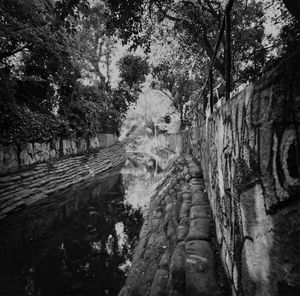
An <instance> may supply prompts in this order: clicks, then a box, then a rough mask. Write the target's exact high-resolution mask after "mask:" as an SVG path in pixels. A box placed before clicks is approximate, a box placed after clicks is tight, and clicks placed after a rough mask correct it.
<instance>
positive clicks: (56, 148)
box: [0, 134, 118, 176]
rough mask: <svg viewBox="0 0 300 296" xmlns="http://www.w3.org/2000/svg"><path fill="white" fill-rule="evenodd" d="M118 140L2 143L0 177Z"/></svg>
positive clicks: (108, 137) (100, 137)
mask: <svg viewBox="0 0 300 296" xmlns="http://www.w3.org/2000/svg"><path fill="white" fill-rule="evenodd" d="M117 140H118V138H117V136H116V135H112V134H100V135H98V136H95V137H90V138H87V139H62V138H59V139H53V140H52V141H49V142H44V143H27V144H23V145H18V146H17V145H8V146H6V145H2V144H1V143H0V176H1V175H7V174H11V173H15V172H17V171H19V170H22V169H24V168H25V169H26V167H28V166H30V165H33V164H36V163H42V162H48V161H50V162H51V161H54V160H55V159H59V158H63V157H68V156H72V155H73V156H74V155H78V154H83V153H85V152H88V151H91V150H95V149H98V148H104V147H108V146H111V145H112V144H114V143H116V141H117Z"/></svg>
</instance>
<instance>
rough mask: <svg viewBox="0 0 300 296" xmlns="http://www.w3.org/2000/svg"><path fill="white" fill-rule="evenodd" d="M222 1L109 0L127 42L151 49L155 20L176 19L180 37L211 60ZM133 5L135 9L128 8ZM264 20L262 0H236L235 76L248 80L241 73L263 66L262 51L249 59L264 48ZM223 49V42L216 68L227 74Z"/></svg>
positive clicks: (234, 29)
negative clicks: (258, 56) (143, 45)
mask: <svg viewBox="0 0 300 296" xmlns="http://www.w3.org/2000/svg"><path fill="white" fill-rule="evenodd" d="M125 2H126V3H125ZM222 3H223V2H222V1H210V0H204V1H193V0H191V1H170V0H165V1H158V0H151V1H140V0H139V1H136V0H130V1H117V0H115V1H111V2H109V5H110V8H111V10H112V11H113V12H114V13H113V14H112V16H111V23H112V22H114V23H115V24H116V27H118V32H119V36H120V37H121V38H123V40H124V42H132V43H133V44H135V45H136V46H137V45H141V44H146V47H147V49H149V43H151V34H152V33H153V23H162V22H163V21H164V20H166V19H167V20H169V21H171V22H172V23H173V30H174V32H175V36H176V38H177V39H178V40H180V42H181V43H182V44H184V45H185V47H186V48H188V50H189V51H191V52H192V53H193V55H194V57H196V56H197V57H198V58H199V57H200V56H201V58H204V61H205V62H206V63H207V59H205V56H207V57H208V58H209V59H210V60H211V59H212V56H213V52H214V50H213V49H214V45H215V43H216V40H217V37H218V32H219V28H220V24H221V21H222V13H223V11H224V7H223V5H222ZM129 5H130V6H132V7H135V9H134V10H132V11H127V10H128V7H127V6H129ZM241 14H243V19H241V17H240V15H241ZM263 21H264V13H263V6H262V3H261V2H257V1H248V2H247V3H246V4H245V3H244V2H243V1H235V5H234V8H233V11H232V35H233V40H234V42H233V46H232V56H233V57H234V65H235V67H234V70H235V73H236V77H235V80H242V81H244V80H245V78H244V77H241V76H242V72H243V71H244V72H246V73H250V74H252V73H251V72H250V71H249V68H253V69H254V72H255V71H256V72H257V71H258V68H259V66H261V65H262V63H263V62H264V60H263V59H264V55H261V56H260V59H258V60H255V61H251V62H250V61H249V59H251V58H249V54H250V53H251V52H253V51H255V50H258V49H262V38H263V36H264V35H263V33H264V28H263ZM121 24H122V25H121ZM147 44H148V45H147ZM223 53H224V46H223V44H222V47H221V50H220V53H219V55H218V56H217V58H216V61H215V68H216V69H217V71H218V73H219V75H221V77H222V78H225V66H224V58H223ZM242 66H243V67H242ZM241 67H242V69H241V70H240V68H241ZM252 75H254V74H252Z"/></svg>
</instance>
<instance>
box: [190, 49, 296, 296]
mask: <svg viewBox="0 0 300 296" xmlns="http://www.w3.org/2000/svg"><path fill="white" fill-rule="evenodd" d="M299 57H300V55H299V53H297V54H294V55H292V56H290V57H289V58H286V59H285V60H283V61H281V63H280V64H277V65H276V66H275V67H273V69H272V70H271V71H268V72H266V73H265V74H263V75H262V76H261V78H260V79H259V80H258V81H257V82H256V83H254V84H251V85H249V86H248V87H246V88H245V89H244V90H243V91H241V92H240V93H238V94H236V95H234V96H233V97H232V98H231V100H230V101H228V102H226V103H224V104H223V105H222V106H220V108H218V109H217V111H215V112H214V113H213V114H212V115H211V116H210V117H208V118H206V119H203V116H202V119H201V118H200V115H199V114H196V113H195V115H194V123H193V129H192V131H191V134H190V136H191V142H192V146H193V153H194V156H195V157H196V158H197V159H198V160H199V162H201V165H202V168H203V174H204V179H205V182H206V187H207V191H208V195H209V200H210V204H211V207H212V211H213V215H214V220H215V223H216V228H217V229H216V231H217V240H218V244H219V246H220V255H221V258H222V261H223V264H224V267H225V269H226V272H227V274H228V276H229V278H230V281H231V285H232V290H233V294H234V295H251V296H252V295H297V291H298V292H299V291H300V287H299V282H300V204H299V199H300V190H299V189H300V174H299V172H300V170H299V162H300V158H299V157H300V156H299V155H300V154H299V139H300V137H299V134H300V84H299V82H300V73H299V72H300V61H299V59H300V58H299ZM297 285H298V286H297Z"/></svg>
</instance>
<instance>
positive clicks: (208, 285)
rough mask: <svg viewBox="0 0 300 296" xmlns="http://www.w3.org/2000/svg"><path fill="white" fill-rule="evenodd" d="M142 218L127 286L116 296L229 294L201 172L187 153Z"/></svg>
mask: <svg viewBox="0 0 300 296" xmlns="http://www.w3.org/2000/svg"><path fill="white" fill-rule="evenodd" d="M144 218H145V220H144V224H143V227H142V229H141V232H140V237H139V242H138V245H137V247H136V249H135V252H134V256H133V262H132V266H131V268H130V271H129V274H128V277H127V281H126V287H124V288H123V289H122V291H121V292H120V294H119V295H127V296H133V295H135V296H137V295H140V296H146V295H151V296H158V295H161V296H163V295H174V296H175V295H186V296H193V295H195V296H196V295H202V296H206V295H207V296H208V295H227V294H226V287H225V285H224V278H222V276H221V275H222V273H221V269H220V268H218V267H220V265H219V266H217V265H216V253H215V251H214V250H215V249H214V248H213V244H212V241H213V237H214V231H213V229H214V226H213V222H212V219H211V218H212V217H211V213H210V208H209V203H208V199H207V195H206V192H205V189H204V186H203V180H202V172H201V170H200V168H199V167H198V166H197V165H196V164H195V163H194V162H193V160H192V157H191V156H190V155H185V156H184V157H180V158H179V159H178V160H177V161H176V162H174V164H173V166H172V169H171V170H170V172H169V173H168V174H167V177H166V179H164V180H162V182H161V183H160V184H159V185H158V187H157V188H156V190H155V192H154V194H153V196H152V197H151V201H150V206H149V210H148V212H147V213H145V216H144Z"/></svg>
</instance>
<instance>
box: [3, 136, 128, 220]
mask: <svg viewBox="0 0 300 296" xmlns="http://www.w3.org/2000/svg"><path fill="white" fill-rule="evenodd" d="M101 137H102V139H103V138H104V139H106V142H102V143H101V144H99V141H98V142H97V140H95V141H94V142H92V141H91V143H90V144H89V145H86V146H85V150H84V149H81V150H80V149H77V148H74V147H80V146H73V145H72V143H74V142H72V141H70V140H66V141H63V140H62V141H60V144H61V145H59V146H58V148H56V149H54V151H55V153H56V152H57V154H56V158H48V161H45V159H43V158H35V159H34V160H35V163H31V164H30V165H27V166H24V167H21V168H20V169H19V171H17V172H14V173H9V174H7V175H5V176H0V219H2V218H4V217H5V216H7V215H8V214H9V213H12V212H14V211H17V210H19V209H21V208H23V207H25V206H27V205H30V204H32V203H34V202H35V201H38V200H41V199H44V198H46V197H48V196H50V195H51V194H53V193H55V192H57V191H59V190H62V189H65V188H67V187H69V186H71V185H74V184H78V183H80V182H83V181H87V180H89V179H91V178H93V177H94V176H95V175H96V174H99V173H101V172H104V171H106V170H108V169H111V168H113V167H116V166H118V165H120V164H122V163H123V162H125V160H126V150H125V148H124V146H123V145H122V144H121V143H118V142H117V143H115V144H113V142H114V141H115V140H114V137H111V136H107V135H104V136H103V135H102V136H101ZM101 137H100V138H101ZM97 139H98V140H99V137H97ZM79 143H80V144H83V143H84V142H83V141H81V142H79ZM103 143H106V145H110V146H108V147H103V148H99V147H101V146H100V145H104V144H103ZM42 145H43V144H42ZM43 147H44V146H43ZM46 147H47V145H46ZM72 147H73V148H74V149H77V150H74V149H73V148H72ZM88 147H90V148H88ZM97 147H98V148H97ZM40 151H42V152H43V153H44V152H45V151H47V149H43V150H40ZM50 151H51V150H50ZM75 151H76V153H77V154H75ZM83 152H85V153H83ZM43 153H41V154H40V156H41V155H45V154H43ZM59 153H61V154H60V155H62V156H61V157H59V156H58V155H59ZM72 153H73V155H72ZM33 155H38V154H37V153H36V154H33ZM43 157H44V156H43ZM48 157H49V156H48ZM38 161H39V162H38Z"/></svg>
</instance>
